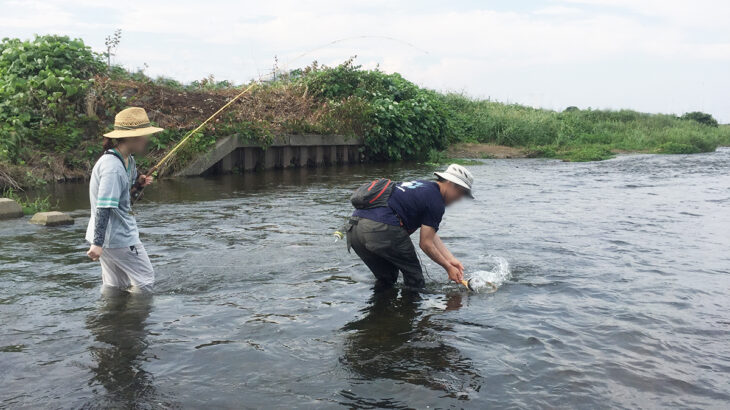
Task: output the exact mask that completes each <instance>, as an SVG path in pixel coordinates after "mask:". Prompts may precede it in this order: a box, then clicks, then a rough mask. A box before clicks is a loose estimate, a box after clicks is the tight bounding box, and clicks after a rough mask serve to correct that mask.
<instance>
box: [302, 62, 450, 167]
mask: <svg viewBox="0 0 730 410" xmlns="http://www.w3.org/2000/svg"><path fill="white" fill-rule="evenodd" d="M298 81H301V82H302V83H303V84H304V85H305V86H306V89H307V90H309V92H311V93H312V94H313V95H314V96H315V97H316V98H317V99H319V100H320V101H322V102H323V103H326V104H330V105H334V106H338V105H342V103H343V101H347V100H348V99H353V98H354V99H355V101H360V102H364V103H365V104H366V105H365V106H362V105H361V106H360V109H359V110H357V111H349V112H350V113H352V114H354V115H355V118H356V122H361V123H362V126H361V127H359V128H361V129H362V136H363V140H364V141H363V142H364V144H365V154H366V155H367V157H368V158H370V159H372V160H401V159H415V158H425V157H426V156H427V155H428V153H429V152H430V151H431V150H434V149H435V150H443V149H445V148H446V146H447V143H448V138H447V119H446V116H445V115H444V107H443V106H442V104H441V101H440V99H439V98H438V96H437V94H436V93H435V92H433V91H430V90H426V89H422V88H420V87H418V86H416V85H415V84H413V83H411V82H410V81H407V80H405V79H404V78H403V77H401V76H400V75H399V74H385V73H382V72H381V71H378V70H373V71H366V70H361V69H360V66H356V65H353V64H352V59H350V60H348V61H346V62H345V63H343V64H341V65H339V66H337V67H334V68H327V67H322V68H320V67H318V66H316V65H313V66H312V67H310V68H308V69H307V70H304V71H303V72H302V74H301V76H300V77H299V80H298ZM352 107H357V105H351V106H350V107H349V108H352ZM356 127H357V126H356Z"/></svg>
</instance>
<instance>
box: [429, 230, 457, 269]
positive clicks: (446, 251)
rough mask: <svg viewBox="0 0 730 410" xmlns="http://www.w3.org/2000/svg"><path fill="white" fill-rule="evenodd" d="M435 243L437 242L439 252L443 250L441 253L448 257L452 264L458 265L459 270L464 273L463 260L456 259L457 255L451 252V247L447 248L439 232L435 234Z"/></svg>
mask: <svg viewBox="0 0 730 410" xmlns="http://www.w3.org/2000/svg"><path fill="white" fill-rule="evenodd" d="M434 243H435V244H436V247H437V248H438V250H439V252H441V254H442V255H444V256H445V257H446V259H447V260H448V261H449V263H450V264H452V265H454V266H456V268H457V269H459V271H460V272H461V274H462V275H463V274H464V265H462V264H461V262H460V261H459V260H458V259H456V257H455V256H454V255H453V254H452V253H451V252H449V249H448V248H446V245H444V241H442V240H441V237H440V236H438V234H434Z"/></svg>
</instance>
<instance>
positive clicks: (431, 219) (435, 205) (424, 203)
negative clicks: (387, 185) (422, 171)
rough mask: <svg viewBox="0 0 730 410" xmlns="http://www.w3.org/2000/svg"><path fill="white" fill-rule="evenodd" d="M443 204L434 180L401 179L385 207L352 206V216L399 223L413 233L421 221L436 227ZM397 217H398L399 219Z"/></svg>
mask: <svg viewBox="0 0 730 410" xmlns="http://www.w3.org/2000/svg"><path fill="white" fill-rule="evenodd" d="M445 210H446V205H445V204H444V197H442V196H441V191H440V190H439V186H438V184H437V183H436V182H435V181H422V180H418V181H408V182H401V183H400V184H398V185H397V186H396V187H395V189H394V190H393V195H391V196H390V199H389V200H388V206H387V207H384V206H383V207H379V208H371V209H356V210H355V212H353V214H352V215H353V216H357V217H360V218H366V219H371V220H373V221H376V222H382V223H384V224H388V225H395V226H399V225H400V223H401V221H402V222H403V227H404V228H406V230H407V231H408V232H409V233H413V232H415V231H416V229H418V228H420V227H421V225H427V226H430V227H432V228H434V229H436V230H437V231H438V229H439V224H440V223H441V218H442V217H443V216H444V211H445ZM399 218H400V219H399Z"/></svg>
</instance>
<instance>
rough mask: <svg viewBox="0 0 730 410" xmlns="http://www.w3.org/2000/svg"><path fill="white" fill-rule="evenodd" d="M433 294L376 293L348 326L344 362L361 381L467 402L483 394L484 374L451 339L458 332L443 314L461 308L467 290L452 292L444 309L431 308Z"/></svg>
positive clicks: (352, 398)
mask: <svg viewBox="0 0 730 410" xmlns="http://www.w3.org/2000/svg"><path fill="white" fill-rule="evenodd" d="M432 296H433V295H427V294H426V295H421V294H419V293H418V292H413V291H411V290H408V289H394V288H391V289H385V290H376V291H375V292H374V293H373V295H372V297H371V298H370V301H369V303H368V306H367V307H366V308H365V309H363V310H362V311H361V312H362V313H363V314H364V316H363V317H362V318H360V319H357V320H354V321H351V322H349V323H347V324H346V325H345V326H344V327H343V329H342V330H343V331H344V332H347V336H346V338H345V339H346V341H345V347H344V353H343V356H342V357H341V358H340V362H341V363H342V364H343V365H345V366H346V367H347V368H349V369H350V370H351V371H352V372H353V373H354V374H355V377H354V379H355V380H356V381H357V380H358V379H359V380H361V381H373V380H381V379H388V380H393V381H394V382H397V383H399V384H402V383H407V384H410V385H416V386H422V387H425V388H428V389H431V390H437V391H443V392H444V395H443V396H442V397H449V398H457V399H462V400H468V399H469V398H470V397H471V396H472V395H475V394H476V393H478V392H479V390H480V388H481V384H482V378H481V376H480V375H479V373H478V372H477V371H476V369H475V368H474V366H473V364H472V362H471V360H470V359H469V358H467V357H464V355H463V354H462V353H461V352H460V351H459V350H458V349H457V348H455V347H453V343H451V342H450V341H449V340H448V337H447V335H454V334H455V333H454V330H453V327H452V326H451V325H450V324H449V323H448V322H447V321H446V320H445V319H444V318H443V317H441V316H442V314H443V312H444V311H450V310H457V309H459V308H461V306H462V297H463V294H462V293H461V292H451V293H448V294H446V296H445V305H444V306H439V307H438V308H434V307H431V306H429V302H431V301H432ZM341 394H342V395H343V396H344V397H345V398H346V399H348V400H349V402H348V404H350V405H356V406H381V407H401V406H400V405H398V404H396V403H395V402H393V401H391V400H390V399H387V398H377V399H374V398H368V397H360V396H359V395H358V394H356V393H353V392H352V391H342V392H341ZM403 404H405V403H403Z"/></svg>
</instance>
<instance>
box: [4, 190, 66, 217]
mask: <svg viewBox="0 0 730 410" xmlns="http://www.w3.org/2000/svg"><path fill="white" fill-rule="evenodd" d="M2 197H3V198H10V199H12V200H13V201H15V202H17V203H18V204H19V205H20V207H21V208H23V213H24V214H25V215H33V214H35V213H38V212H47V211H50V210H51V209H53V208H55V205H54V204H52V203H51V197H50V196H45V197H37V198H35V199H30V198H29V197H28V195H24V196H21V195H20V194H19V193H18V191H16V190H14V189H12V188H7V189H5V190H4V191H3V193H2Z"/></svg>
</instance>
